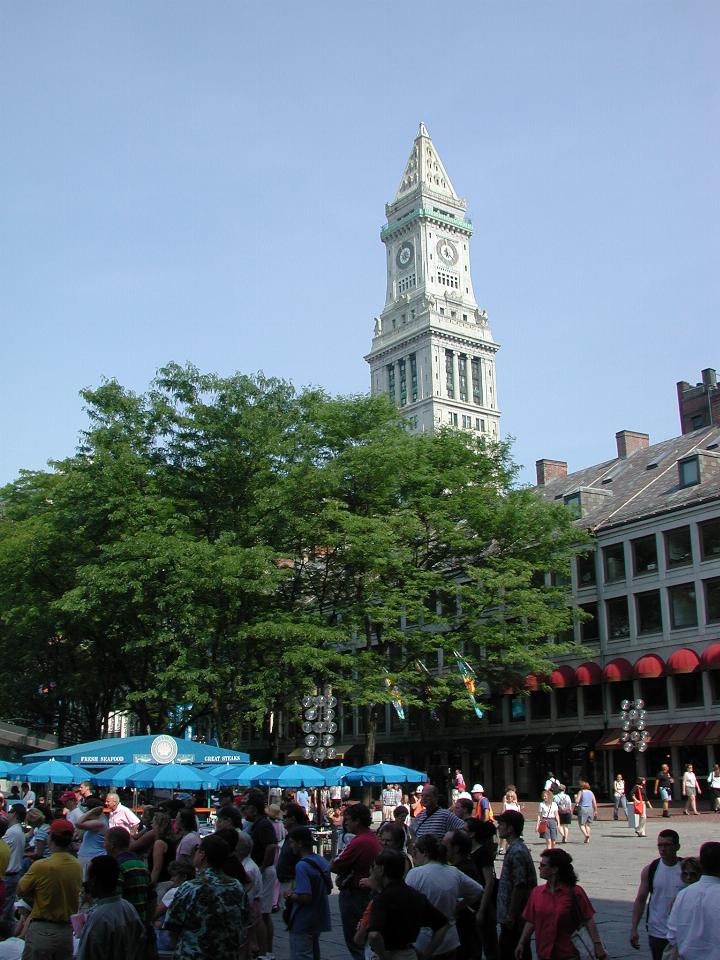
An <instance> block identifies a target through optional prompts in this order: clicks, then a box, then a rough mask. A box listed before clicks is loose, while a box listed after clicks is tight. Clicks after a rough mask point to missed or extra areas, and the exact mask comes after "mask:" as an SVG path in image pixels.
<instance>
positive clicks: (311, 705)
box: [302, 687, 337, 761]
mask: <svg viewBox="0 0 720 960" xmlns="http://www.w3.org/2000/svg"><path fill="white" fill-rule="evenodd" d="M336 706H337V697H335V696H333V694H332V693H331V692H330V688H329V687H326V688H325V689H324V690H323V692H322V693H321V694H318V695H317V696H312V695H311V694H307V695H306V696H304V697H303V698H302V708H303V718H304V719H303V724H302V731H303V733H304V734H305V746H304V747H303V751H302V755H303V759H305V760H315V761H323V760H333V759H334V758H335V757H336V756H337V751H336V749H335V734H336V733H337V723H335V707H336Z"/></svg>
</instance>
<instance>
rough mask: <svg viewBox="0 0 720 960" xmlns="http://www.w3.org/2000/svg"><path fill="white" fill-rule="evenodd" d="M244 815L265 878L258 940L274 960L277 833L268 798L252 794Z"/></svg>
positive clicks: (261, 947)
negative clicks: (267, 809) (268, 807)
mask: <svg viewBox="0 0 720 960" xmlns="http://www.w3.org/2000/svg"><path fill="white" fill-rule="evenodd" d="M244 813H245V819H246V820H247V821H248V823H249V824H250V829H249V831H248V833H249V834H250V838H251V840H252V843H253V845H252V853H251V854H250V856H251V857H252V858H253V860H254V861H255V863H256V864H257V865H258V867H259V868H260V873H261V874H262V880H263V890H262V898H261V910H262V920H261V922H260V923H259V924H258V940H259V941H260V949H261V953H262V955H263V956H264V957H265V960H273V952H272V946H273V933H274V928H273V922H272V907H273V899H274V894H275V880H276V876H277V875H276V873H275V852H276V851H277V836H276V835H275V827H273V825H272V821H271V819H270V817H268V816H267V815H266V813H265V798H264V797H262V796H260V795H259V794H251V795H250V796H249V797H248V799H247V803H246V804H245V810H244Z"/></svg>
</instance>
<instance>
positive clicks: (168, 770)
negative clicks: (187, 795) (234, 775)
mask: <svg viewBox="0 0 720 960" xmlns="http://www.w3.org/2000/svg"><path fill="white" fill-rule="evenodd" d="M126 783H127V785H128V786H129V787H144V788H146V789H155V790H209V789H212V788H213V787H214V786H215V785H216V783H217V780H216V779H215V778H214V777H208V775H207V771H206V770H198V768H197V767H193V766H192V765H191V764H189V763H160V764H148V765H147V766H146V767H144V768H143V769H142V770H138V771H137V772H136V773H134V774H132V776H129V777H127V779H126Z"/></svg>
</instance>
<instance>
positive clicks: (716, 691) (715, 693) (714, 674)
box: [708, 670, 720, 703]
mask: <svg viewBox="0 0 720 960" xmlns="http://www.w3.org/2000/svg"><path fill="white" fill-rule="evenodd" d="M708 680H709V681H710V696H711V697H712V702H713V703H720V670H708Z"/></svg>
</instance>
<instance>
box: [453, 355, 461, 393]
mask: <svg viewBox="0 0 720 960" xmlns="http://www.w3.org/2000/svg"><path fill="white" fill-rule="evenodd" d="M452 372H453V393H454V394H455V399H456V400H459V399H460V367H459V364H458V352H457V350H453V352H452Z"/></svg>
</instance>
